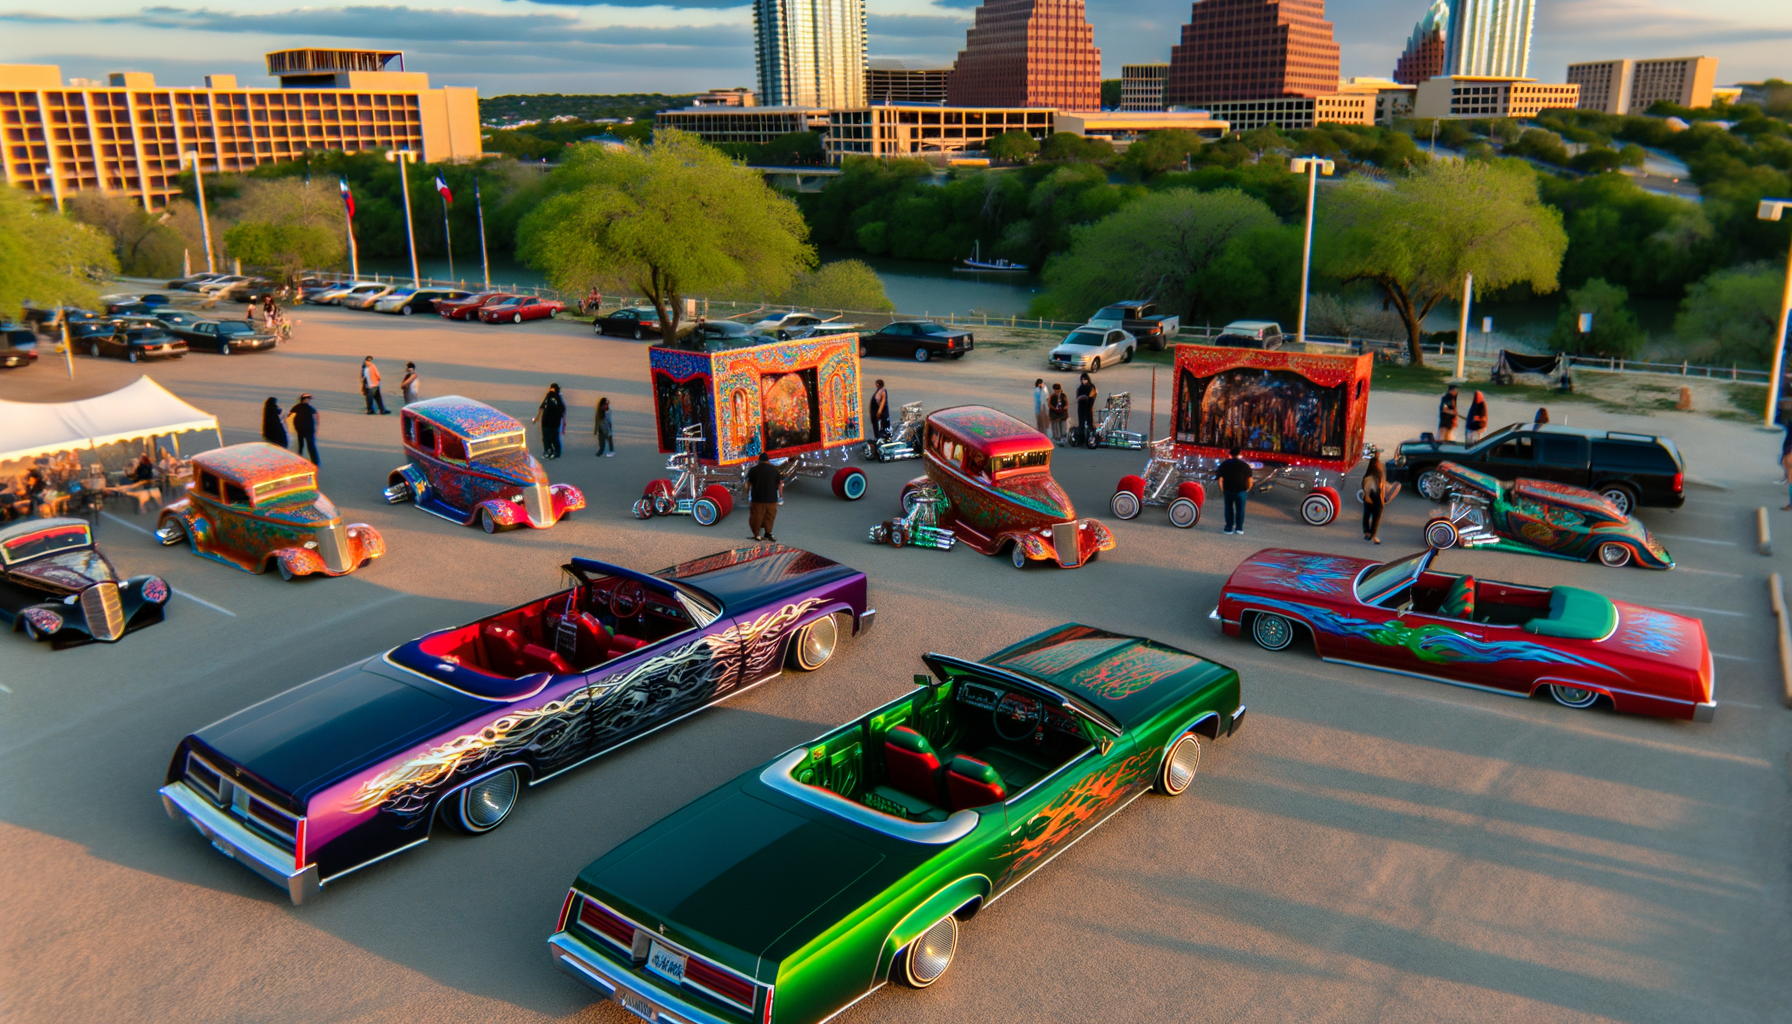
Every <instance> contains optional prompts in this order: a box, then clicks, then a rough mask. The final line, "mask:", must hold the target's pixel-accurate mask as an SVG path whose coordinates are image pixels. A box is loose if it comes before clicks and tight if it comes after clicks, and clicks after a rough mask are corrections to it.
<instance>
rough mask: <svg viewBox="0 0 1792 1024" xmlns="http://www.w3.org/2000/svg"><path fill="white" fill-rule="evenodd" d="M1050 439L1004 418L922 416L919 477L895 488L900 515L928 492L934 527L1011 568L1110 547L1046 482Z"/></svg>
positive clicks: (1102, 529)
mask: <svg viewBox="0 0 1792 1024" xmlns="http://www.w3.org/2000/svg"><path fill="white" fill-rule="evenodd" d="M1052 448H1053V445H1052V440H1051V438H1049V437H1046V436H1045V435H1044V434H1041V433H1040V432H1039V431H1037V430H1034V429H1033V428H1032V427H1029V426H1027V425H1026V424H1025V423H1022V422H1021V421H1020V420H1017V419H1015V418H1014V417H1012V416H1010V415H1008V414H1007V413H1005V412H997V411H996V410H994V409H986V408H984V407H982V406H977V405H964V406H959V407H957V408H953V409H941V410H939V411H938V412H933V413H929V414H928V416H927V421H926V424H925V426H924V427H923V429H922V452H921V461H922V464H923V465H924V466H925V467H926V469H927V475H926V476H923V477H917V478H916V479H914V480H910V481H909V482H908V484H907V485H905V486H904V487H903V489H902V510H903V512H904V513H905V514H906V513H911V512H913V511H914V497H915V495H916V494H918V493H919V492H920V491H921V490H922V489H923V488H929V487H931V488H933V489H935V490H936V491H937V492H938V493H939V495H940V497H941V498H943V499H944V500H943V501H941V503H940V504H939V506H938V518H939V525H940V526H942V527H945V528H947V529H950V530H952V531H953V533H954V534H956V535H957V537H958V539H959V540H961V541H964V543H965V544H966V545H967V546H968V547H970V548H972V549H973V550H976V551H978V552H980V553H982V554H985V555H996V554H1001V553H1003V552H1004V551H1006V552H1007V554H1008V558H1009V560H1010V561H1012V562H1013V563H1014V567H1015V568H1017V569H1024V568H1026V567H1027V563H1028V562H1029V561H1052V562H1056V563H1058V564H1059V565H1061V566H1063V567H1064V568H1066V569H1074V568H1076V567H1077V566H1079V565H1082V564H1083V563H1085V562H1087V561H1089V560H1090V559H1092V558H1094V557H1095V556H1096V555H1097V554H1099V553H1100V552H1103V551H1112V550H1113V549H1114V535H1113V534H1112V533H1111V532H1109V530H1108V528H1107V527H1106V526H1103V525H1102V524H1101V523H1099V522H1097V521H1095V520H1093V519H1078V518H1077V517H1076V507H1075V506H1074V505H1072V504H1071V503H1070V496H1069V495H1067V494H1065V493H1064V489H1063V488H1062V487H1059V486H1058V482H1057V481H1056V480H1053V479H1052Z"/></svg>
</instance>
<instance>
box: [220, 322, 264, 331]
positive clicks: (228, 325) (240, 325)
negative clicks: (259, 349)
mask: <svg viewBox="0 0 1792 1024" xmlns="http://www.w3.org/2000/svg"><path fill="white" fill-rule="evenodd" d="M218 333H219V334H254V333H255V325H254V324H251V323H247V322H245V321H242V320H220V321H218Z"/></svg>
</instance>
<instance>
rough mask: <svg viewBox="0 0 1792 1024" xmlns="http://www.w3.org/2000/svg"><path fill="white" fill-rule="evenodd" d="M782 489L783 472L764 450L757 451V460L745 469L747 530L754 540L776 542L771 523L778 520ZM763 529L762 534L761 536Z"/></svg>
mask: <svg viewBox="0 0 1792 1024" xmlns="http://www.w3.org/2000/svg"><path fill="white" fill-rule="evenodd" d="M783 491H784V474H782V473H780V472H778V467H776V466H774V465H772V460H771V458H770V457H769V456H767V455H766V454H765V453H764V452H760V453H759V461H758V462H756V463H754V464H753V468H752V469H749V470H747V502H748V505H749V508H748V511H747V530H748V531H749V532H751V534H752V537H753V539H754V540H769V541H771V542H772V543H774V544H775V543H777V541H778V538H776V537H774V536H772V524H773V523H775V522H777V521H778V497H779V495H781V494H782V493H783ZM761 531H764V536H761V535H760V533H761Z"/></svg>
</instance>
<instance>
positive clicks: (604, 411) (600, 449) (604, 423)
mask: <svg viewBox="0 0 1792 1024" xmlns="http://www.w3.org/2000/svg"><path fill="white" fill-rule="evenodd" d="M592 432H593V433H595V434H596V435H597V454H599V455H601V456H603V457H604V458H606V459H613V458H615V457H616V434H615V430H614V428H613V427H611V425H610V400H609V399H608V398H600V399H598V400H597V423H596V425H595V426H594V427H593V428H592Z"/></svg>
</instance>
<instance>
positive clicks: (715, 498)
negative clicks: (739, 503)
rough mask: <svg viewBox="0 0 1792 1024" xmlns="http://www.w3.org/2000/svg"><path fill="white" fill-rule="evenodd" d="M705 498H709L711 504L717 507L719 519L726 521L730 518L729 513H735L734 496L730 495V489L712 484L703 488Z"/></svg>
mask: <svg viewBox="0 0 1792 1024" xmlns="http://www.w3.org/2000/svg"><path fill="white" fill-rule="evenodd" d="M703 496H704V497H705V498H708V499H709V501H710V504H712V505H714V506H715V507H716V518H717V519H726V518H728V513H730V512H733V511H734V495H733V494H731V493H729V491H728V488H726V487H723V486H722V485H721V484H710V485H709V486H708V487H705V488H703ZM704 525H705V526H707V525H709V524H708V523H705V524H704Z"/></svg>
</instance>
